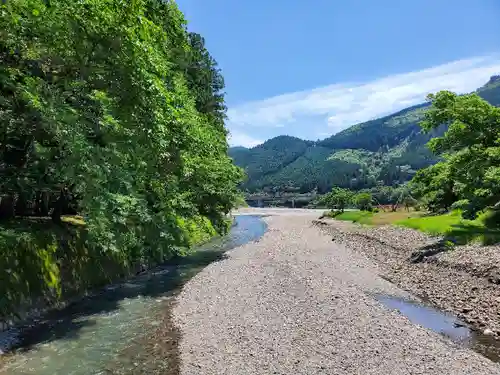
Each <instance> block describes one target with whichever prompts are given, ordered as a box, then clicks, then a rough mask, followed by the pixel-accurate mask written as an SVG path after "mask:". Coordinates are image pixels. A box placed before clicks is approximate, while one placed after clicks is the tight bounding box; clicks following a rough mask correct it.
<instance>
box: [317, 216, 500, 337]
mask: <svg viewBox="0 0 500 375" xmlns="http://www.w3.org/2000/svg"><path fill="white" fill-rule="evenodd" d="M315 223H316V225H318V227H320V228H321V230H322V231H323V232H324V233H326V234H328V235H330V236H331V237H332V239H333V241H334V242H335V243H336V244H341V245H345V246H347V247H348V248H349V249H350V250H351V251H354V252H357V253H360V254H362V255H365V256H368V257H369V258H370V259H373V260H374V261H376V263H377V264H378V265H379V266H380V267H381V269H382V271H383V272H382V274H383V275H384V277H385V278H388V279H389V280H391V281H392V282H394V283H396V284H397V285H399V286H400V287H401V288H403V289H405V290H408V291H410V292H412V293H414V294H415V295H418V296H420V297H422V298H425V300H427V301H428V302H431V303H432V304H434V305H435V306H437V307H439V308H441V309H443V310H447V311H450V312H453V313H454V314H455V315H457V316H458V317H459V318H461V319H462V320H464V321H465V322H467V323H468V325H469V326H470V327H471V328H473V329H474V330H476V331H480V332H484V331H485V330H488V331H492V332H493V333H494V335H495V337H497V338H499V339H500V313H499V311H500V246H498V245H497V246H481V245H480V244H470V245H467V246H457V247H455V248H453V250H452V251H447V252H441V253H438V254H435V255H432V256H429V257H427V258H425V259H424V260H423V261H421V262H418V263H412V262H411V261H410V260H411V258H412V254H413V253H414V252H415V251H420V250H419V249H421V248H422V247H423V246H426V245H429V244H435V243H436V242H437V241H439V240H440V238H438V237H431V236H428V235H426V234H424V233H421V232H418V231H416V230H412V229H408V228H401V227H395V226H382V227H370V226H362V225H357V224H353V223H350V222H345V221H338V220H331V219H323V220H320V221H315Z"/></svg>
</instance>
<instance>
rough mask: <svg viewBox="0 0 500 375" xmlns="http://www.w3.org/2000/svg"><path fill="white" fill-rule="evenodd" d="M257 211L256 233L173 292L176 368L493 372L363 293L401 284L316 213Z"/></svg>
mask: <svg viewBox="0 0 500 375" xmlns="http://www.w3.org/2000/svg"><path fill="white" fill-rule="evenodd" d="M244 212H245V213H253V212H255V211H253V210H251V209H246V210H245V211H244ZM258 212H260V213H269V214H271V215H273V216H270V217H267V218H266V221H267V222H268V225H269V230H268V232H267V234H266V235H265V236H264V237H263V239H262V240H261V241H259V242H257V243H253V244H248V245H245V246H242V247H240V248H238V249H236V250H234V251H232V252H230V253H229V254H228V258H227V259H225V260H222V261H220V262H218V263H213V264H211V265H210V266H208V267H207V268H205V269H204V270H203V271H202V272H201V273H199V274H198V275H197V276H196V277H195V278H193V279H192V280H191V281H190V282H188V284H186V286H185V287H184V290H183V292H182V293H181V295H180V296H179V299H178V304H177V306H176V307H175V308H174V321H175V322H176V324H177V326H178V328H179V329H180V332H181V337H182V338H181V342H180V359H181V368H180V372H181V374H183V375H185V374H197V375H198V374H218V375H219V374H291V373H293V374H440V375H442V374H500V367H499V366H498V365H496V364H494V363H492V362H490V361H489V360H487V359H486V358H484V357H481V356H480V355H479V354H476V353H474V352H472V351H470V350H467V349H461V348H458V347H457V346H455V345H453V344H452V343H451V342H449V341H447V340H445V339H444V338H442V337H441V336H440V335H438V334H435V333H433V332H430V331H428V330H426V329H424V328H421V327H418V326H415V325H413V324H412V323H410V322H409V321H408V320H407V319H406V318H405V317H403V316H401V315H400V314H399V313H397V312H395V311H389V310H387V309H385V308H384V307H383V306H382V305H381V304H379V303H378V302H377V301H376V300H375V299H374V298H373V297H372V296H371V294H372V293H384V294H389V295H396V296H404V295H405V292H403V291H402V290H400V289H398V288H397V287H395V286H394V285H393V284H391V283H389V282H388V281H385V280H384V279H382V278H381V277H380V276H378V275H379V272H380V270H379V269H378V268H377V266H376V264H375V263H373V262H372V261H371V260H369V259H368V258H367V257H365V256H363V255H361V254H359V253H356V252H352V251H349V250H348V249H346V248H345V247H344V246H342V245H341V244H337V243H334V242H332V241H331V237H329V236H327V235H324V234H322V233H321V231H320V230H319V229H318V228H316V227H314V226H313V225H312V224H311V221H312V220H313V219H314V218H316V217H317V213H316V212H308V211H305V210H268V211H266V210H259V211H258Z"/></svg>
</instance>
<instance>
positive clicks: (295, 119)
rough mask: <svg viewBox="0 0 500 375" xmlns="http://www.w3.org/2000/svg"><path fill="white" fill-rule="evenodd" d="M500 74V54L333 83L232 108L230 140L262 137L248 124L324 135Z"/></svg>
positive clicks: (268, 130) (267, 130)
mask: <svg viewBox="0 0 500 375" xmlns="http://www.w3.org/2000/svg"><path fill="white" fill-rule="evenodd" d="M499 73H500V57H499V56H494V57H477V58H471V59H465V60H459V61H455V62H452V63H448V64H444V65H440V66H437V67H433V68H430V69H425V70H421V71H417V72H410V73H405V74H397V75H393V76H388V77H384V78H380V79H377V80H374V81H371V82H365V83H342V84H334V85H329V86H324V87H320V88H316V89H312V90H306V91H299V92H294V93H288V94H283V95H279V96H275V97H272V98H268V99H264V100H260V101H254V102H249V103H245V104H243V105H239V106H236V107H232V108H229V110H228V117H229V121H228V127H229V129H230V130H231V132H232V133H233V139H232V141H231V144H238V142H242V143H241V144H243V145H253V144H255V143H256V142H260V141H257V140H255V139H253V138H252V137H250V136H247V135H245V133H246V132H248V129H252V131H253V132H254V133H258V134H260V135H259V138H269V137H274V136H277V135H279V134H283V129H280V128H283V127H285V128H286V129H287V132H288V134H292V133H293V134H292V135H295V136H299V137H303V138H307V139H315V138H317V137H318V136H321V137H324V135H325V134H326V133H328V134H334V133H337V132H338V131H340V130H343V129H345V128H347V127H349V126H351V125H354V124H356V123H359V122H363V121H368V120H370V119H374V118H377V117H380V116H383V115H386V114H389V113H392V112H395V111H398V110H400V109H403V108H405V107H408V106H411V105H414V104H418V103H421V102H423V101H424V100H425V97H426V95H427V94H429V93H434V92H437V91H439V90H444V89H446V90H451V91H454V92H457V93H465V92H470V91H473V90H475V89H476V88H478V87H479V86H481V85H482V84H484V83H486V81H487V80H488V78H489V77H490V76H491V75H494V74H499ZM262 134H265V135H266V137H263V136H262ZM243 142H244V143H243Z"/></svg>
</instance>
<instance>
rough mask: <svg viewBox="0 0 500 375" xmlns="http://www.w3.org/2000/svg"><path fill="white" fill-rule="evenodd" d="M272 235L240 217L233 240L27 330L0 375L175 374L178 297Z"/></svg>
mask: <svg viewBox="0 0 500 375" xmlns="http://www.w3.org/2000/svg"><path fill="white" fill-rule="evenodd" d="M266 229H267V227H266V224H265V223H264V221H263V220H262V219H261V218H259V217H257V216H252V215H241V216H236V217H235V225H234V226H233V227H232V228H231V231H230V233H229V234H228V235H227V236H225V237H223V238H217V239H215V240H213V241H211V242H209V243H208V244H206V245H204V246H202V247H200V248H198V249H197V250H196V251H195V252H193V253H192V255H190V256H188V257H185V258H181V259H179V260H178V261H176V262H174V264H169V265H165V266H161V267H158V268H156V269H154V270H151V271H150V272H148V273H146V274H143V275H140V276H137V277H135V278H132V279H130V280H128V281H127V282H125V283H122V284H118V285H111V286H108V287H106V288H105V289H103V290H102V292H101V293H98V295H96V296H93V297H88V298H84V299H82V300H81V301H79V302H77V303H74V304H72V305H70V306H68V307H67V308H65V309H62V310H58V311H53V312H51V313H49V314H47V316H45V317H44V319H43V320H41V321H40V322H39V323H38V324H37V325H35V326H34V327H32V328H30V329H25V330H23V334H22V335H21V336H20V337H19V340H20V342H19V345H18V348H17V349H16V350H15V351H14V352H13V353H11V354H10V355H9V356H8V358H7V360H6V361H5V363H4V364H3V366H2V368H1V369H0V374H9V375H25V374H39V375H57V374H61V375H62V374H64V375H89V374H95V375H97V374H143V373H148V374H153V373H162V374H176V373H177V372H178V358H177V342H178V339H179V332H177V330H176V328H175V326H174V324H173V323H172V321H171V308H172V306H173V304H175V296H176V295H177V294H178V293H179V291H180V290H181V289H182V286H183V285H184V283H186V282H187V281H188V280H189V279H190V278H192V277H193V276H194V275H195V274H196V273H198V272H199V271H200V270H201V269H203V268H204V267H205V266H207V265H208V264H210V263H212V262H216V261H217V260H220V259H222V258H223V257H224V253H225V252H226V251H228V250H230V249H232V248H235V247H238V246H241V245H243V244H245V243H247V242H251V241H255V240H257V239H259V238H260V237H261V236H262V235H263V234H264V232H265V231H266Z"/></svg>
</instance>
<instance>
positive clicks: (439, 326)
mask: <svg viewBox="0 0 500 375" xmlns="http://www.w3.org/2000/svg"><path fill="white" fill-rule="evenodd" d="M375 298H376V299H377V300H378V301H379V302H381V303H382V304H383V305H384V306H385V307H387V308H389V309H396V310H398V311H399V312H400V313H401V314H402V315H404V316H406V317H407V318H408V320H410V321H411V322H412V323H414V324H418V325H420V326H422V327H425V328H427V329H430V330H432V331H434V332H437V333H439V334H441V335H443V336H445V337H447V338H449V339H450V340H452V341H453V342H455V343H457V344H460V345H462V346H465V347H468V348H470V349H472V350H474V351H476V352H478V353H480V354H482V355H483V356H485V357H487V358H489V359H491V360H492V361H494V362H500V341H499V340H497V339H495V338H494V337H493V336H489V335H484V334H482V333H480V332H476V331H473V330H471V329H470V328H468V327H467V325H466V324H465V323H464V322H462V321H461V320H460V319H458V318H457V317H456V316H454V315H453V314H450V313H448V312H444V311H441V310H439V309H436V308H434V307H432V306H430V305H426V304H423V303H419V302H416V301H410V300H407V299H404V298H400V297H394V296H387V295H377V296H375Z"/></svg>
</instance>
